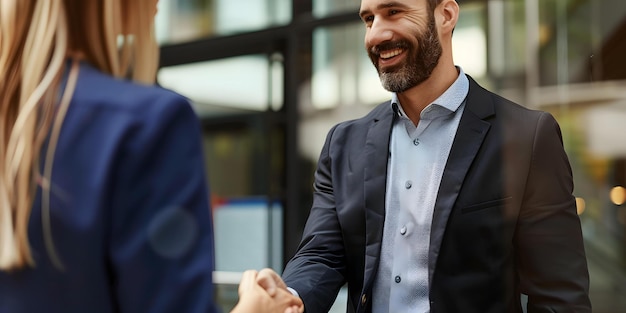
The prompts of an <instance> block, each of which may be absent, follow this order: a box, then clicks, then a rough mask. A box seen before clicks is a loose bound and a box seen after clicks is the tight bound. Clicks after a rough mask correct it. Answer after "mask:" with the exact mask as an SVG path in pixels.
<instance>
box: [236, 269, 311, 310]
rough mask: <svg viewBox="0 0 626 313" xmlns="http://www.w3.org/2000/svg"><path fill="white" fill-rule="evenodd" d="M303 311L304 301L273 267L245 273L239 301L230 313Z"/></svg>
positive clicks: (240, 287) (241, 282) (240, 286)
mask: <svg viewBox="0 0 626 313" xmlns="http://www.w3.org/2000/svg"><path fill="white" fill-rule="evenodd" d="M251 312H254V313H303V312H304V303H302V300H301V299H300V298H299V297H297V296H294V295H293V294H292V293H291V292H290V291H289V290H287V285H285V282H283V280H282V279H281V278H280V276H279V275H278V274H277V273H276V272H274V271H273V270H272V269H269V268H265V269H262V270H261V271H259V272H257V271H255V270H248V271H245V272H244V273H243V276H242V277H241V281H240V283H239V302H237V305H236V306H235V307H234V308H233V310H232V311H231V312H230V313H251Z"/></svg>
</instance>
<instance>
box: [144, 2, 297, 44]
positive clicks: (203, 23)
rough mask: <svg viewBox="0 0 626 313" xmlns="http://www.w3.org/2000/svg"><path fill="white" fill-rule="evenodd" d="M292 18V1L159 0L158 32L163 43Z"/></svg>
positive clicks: (233, 31) (281, 21)
mask: <svg viewBox="0 0 626 313" xmlns="http://www.w3.org/2000/svg"><path fill="white" fill-rule="evenodd" d="M290 21H291V1H290V0H160V1H159V11H158V13H157V16H156V34H157V39H158V41H159V42H160V43H177V42H184V41H190V40H196V39H200V38H205V37H210V36H215V35H229V34H234V33H241V32H244V31H255V30H260V29H263V28H267V27H271V26H277V25H285V24H288V23H289V22H290Z"/></svg>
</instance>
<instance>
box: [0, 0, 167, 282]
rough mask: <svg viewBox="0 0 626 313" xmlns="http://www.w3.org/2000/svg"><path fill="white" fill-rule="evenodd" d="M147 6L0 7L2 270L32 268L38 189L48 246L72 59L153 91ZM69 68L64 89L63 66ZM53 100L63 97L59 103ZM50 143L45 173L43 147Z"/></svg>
mask: <svg viewBox="0 0 626 313" xmlns="http://www.w3.org/2000/svg"><path fill="white" fill-rule="evenodd" d="M148 3H149V4H154V5H156V1H146V0H0V95H2V96H1V97H0V270H14V269H19V268H23V267H25V266H34V260H33V257H32V253H31V248H30V245H29V241H28V221H29V218H30V212H31V209H32V205H33V198H34V196H35V194H36V190H37V186H38V185H39V186H40V187H41V188H42V220H43V225H42V227H43V229H44V235H45V236H46V241H45V243H46V248H47V250H48V254H49V255H50V257H51V260H52V262H53V263H55V264H56V265H57V266H58V267H62V265H61V262H60V260H59V258H58V256H57V255H56V253H55V249H54V245H53V244H52V238H51V237H52V236H51V230H50V226H51V225H50V221H49V210H50V208H49V197H50V185H51V184H52V182H50V177H51V173H52V164H53V162H52V161H53V158H54V149H55V147H56V141H57V140H58V134H59V130H60V128H61V125H62V123H63V119H64V116H65V112H66V111H67V109H68V106H69V103H70V100H71V97H72V94H73V89H74V87H75V85H76V79H77V76H78V62H77V61H76V60H77V59H79V58H80V59H84V60H85V61H87V62H89V63H91V64H92V65H93V66H95V67H96V68H98V69H99V70H100V71H102V72H104V73H107V74H110V75H112V76H115V77H120V78H124V77H128V78H132V79H133V80H135V81H138V82H143V83H147V84H152V83H154V79H155V73H156V69H157V66H158V64H157V59H158V47H157V45H156V42H155V40H154V34H153V20H154V12H155V11H154V9H155V8H148V7H147V5H148ZM68 58H70V59H73V60H74V61H73V62H72V65H71V70H70V72H69V75H68V79H67V83H66V84H65V85H66V87H65V89H64V90H60V89H61V83H62V81H63V77H64V75H67V74H66V71H67V69H66V60H67V59H68ZM59 95H62V97H61V100H60V102H59V100H58V99H59V97H58V96H59ZM47 139H49V144H48V149H47V151H46V155H45V159H44V160H45V162H44V170H43V173H42V172H41V171H40V169H39V159H40V154H42V145H43V143H44V141H46V140H47Z"/></svg>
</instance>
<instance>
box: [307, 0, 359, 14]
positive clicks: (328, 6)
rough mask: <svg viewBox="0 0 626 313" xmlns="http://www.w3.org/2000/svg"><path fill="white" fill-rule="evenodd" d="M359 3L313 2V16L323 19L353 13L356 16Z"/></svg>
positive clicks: (352, 0) (342, 0)
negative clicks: (338, 14)
mask: <svg viewBox="0 0 626 313" xmlns="http://www.w3.org/2000/svg"><path fill="white" fill-rule="evenodd" d="M360 6H361V1H357V0H313V14H314V15H315V16H316V17H324V16H328V15H332V14H335V13H345V12H350V11H353V12H354V14H355V15H356V14H358V11H359V7H360Z"/></svg>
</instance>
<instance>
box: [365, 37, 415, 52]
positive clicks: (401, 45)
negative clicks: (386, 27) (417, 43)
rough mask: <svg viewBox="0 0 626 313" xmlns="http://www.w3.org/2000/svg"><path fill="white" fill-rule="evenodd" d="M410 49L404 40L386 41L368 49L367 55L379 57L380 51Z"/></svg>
mask: <svg viewBox="0 0 626 313" xmlns="http://www.w3.org/2000/svg"><path fill="white" fill-rule="evenodd" d="M409 47H410V45H409V43H408V42H407V41H405V40H397V41H386V42H383V43H381V44H379V45H375V46H373V47H371V48H370V49H369V53H371V54H373V55H377V56H378V55H380V53H381V52H382V51H387V50H393V49H408V48H409Z"/></svg>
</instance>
